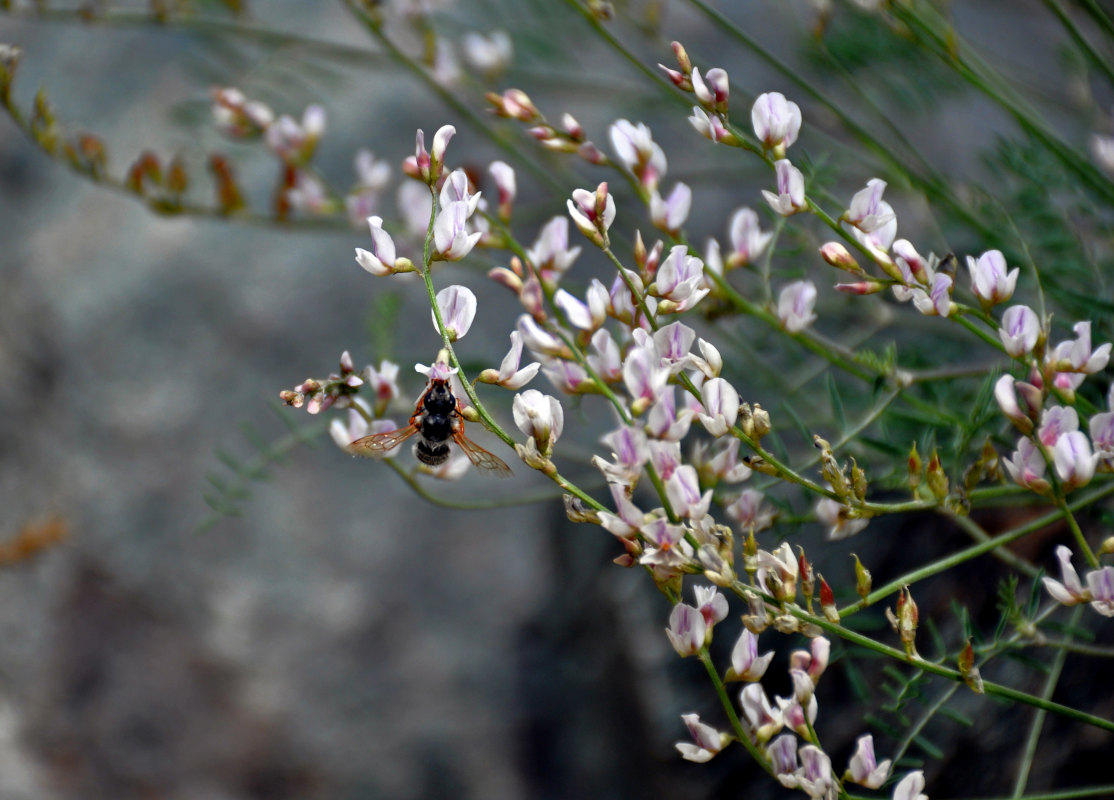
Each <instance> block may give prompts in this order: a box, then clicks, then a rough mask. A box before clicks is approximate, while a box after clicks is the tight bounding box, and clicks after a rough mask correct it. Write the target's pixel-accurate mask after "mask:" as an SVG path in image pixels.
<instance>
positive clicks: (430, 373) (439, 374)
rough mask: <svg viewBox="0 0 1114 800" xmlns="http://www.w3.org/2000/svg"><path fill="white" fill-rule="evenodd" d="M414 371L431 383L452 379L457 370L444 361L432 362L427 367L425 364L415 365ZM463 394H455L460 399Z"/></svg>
mask: <svg viewBox="0 0 1114 800" xmlns="http://www.w3.org/2000/svg"><path fill="white" fill-rule="evenodd" d="M414 371H415V372H418V373H421V374H422V375H425V376H426V377H427V378H428V379H429V380H431V381H447V380H450V379H452V378H453V376H454V375H456V374H457V372H458V371H459V370H457V368H456V367H450V366H449V365H448V364H447V363H445V362H444V361H434V362H433V363H432V364H430V365H429V366H428V367H427V366H426V365H425V364H415V365H414ZM462 394H463V392H461V393H459V394H457V397H460V396H461V395H462Z"/></svg>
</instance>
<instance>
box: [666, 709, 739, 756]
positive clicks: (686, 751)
mask: <svg viewBox="0 0 1114 800" xmlns="http://www.w3.org/2000/svg"><path fill="white" fill-rule="evenodd" d="M681 719H682V720H684V722H685V727H687V728H688V729H689V735H690V736H692V741H693V743H689V742H677V744H676V745H675V747H676V748H677V750H678V751H680V753H681V758H683V759H685V760H686V761H695V762H696V763H698V764H703V763H704V762H706V761H710V760H711V759H712V756H714V755H715V754H716V753H718V752H719V751H720V750H722V749H723V748H724V747H725V746H726V745H727V743H728V742H730V741H731V736H730V734H726V733H721V732H720V731H717V730H716V729H715V728H713V727H712V726H711V725H705V724H704V723H703V722H701V721H700V715H699V714H682V715H681Z"/></svg>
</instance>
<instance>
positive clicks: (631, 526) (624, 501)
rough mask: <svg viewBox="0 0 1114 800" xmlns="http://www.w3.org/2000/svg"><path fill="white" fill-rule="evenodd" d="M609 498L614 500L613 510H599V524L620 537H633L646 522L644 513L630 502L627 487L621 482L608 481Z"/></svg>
mask: <svg viewBox="0 0 1114 800" xmlns="http://www.w3.org/2000/svg"><path fill="white" fill-rule="evenodd" d="M607 488H608V489H610V490H611V499H612V500H614V501H615V511H616V513H614V514H612V513H611V512H610V511H601V512H599V516H600V526H602V527H603V529H604V530H606V531H607V532H609V533H611V534H612V535H613V536H617V537H618V538H620V539H633V538H634V537H635V536H636V535H637V534H638V532H639V531H640V530H641V529H642V525H643V524H644V523H645V522H646V515H645V514H643V513H642V511H641V510H640V509H639V508H638V507H637V506H635V504H634V503H632V502H631V500H630V497H629V496H628V495H627V489H626V487H625V486H623V485H622V484H618V483H609V484H608V485H607Z"/></svg>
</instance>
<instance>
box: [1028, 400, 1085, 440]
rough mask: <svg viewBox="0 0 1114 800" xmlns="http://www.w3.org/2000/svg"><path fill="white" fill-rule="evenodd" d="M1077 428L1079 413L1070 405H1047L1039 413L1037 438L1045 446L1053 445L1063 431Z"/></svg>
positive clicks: (1067, 431) (1066, 431) (1068, 431)
mask: <svg viewBox="0 0 1114 800" xmlns="http://www.w3.org/2000/svg"><path fill="white" fill-rule="evenodd" d="M1077 430H1079V414H1078V413H1077V412H1076V410H1075V409H1074V408H1072V407H1071V406H1049V407H1048V408H1046V409H1045V410H1044V412H1043V413H1042V414H1041V424H1040V427H1039V428H1037V438H1038V439H1040V442H1041V444H1043V445H1044V446H1045V447H1054V446H1055V445H1056V442H1057V441H1059V439H1060V437H1061V436H1063V435H1064V434H1065V433H1070V432H1072V431H1077Z"/></svg>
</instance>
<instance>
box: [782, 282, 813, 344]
mask: <svg viewBox="0 0 1114 800" xmlns="http://www.w3.org/2000/svg"><path fill="white" fill-rule="evenodd" d="M815 305H816V285H815V284H814V283H813V282H812V281H794V282H793V283H791V284H789V285H788V286H786V287H785V288H783V289H782V290H781V293H780V294H779V295H778V299H777V316H778V319H779V320H781V324H782V326H783V327H784V328H785V329H786V330H787V331H789V332H790V333H800V332H801V331H803V330H804V329H805V328H807V327H808V326H809V325H811V324H812V323H813V322H815V321H816V314H815V313H814V312H813V310H812V309H813V307H814V306H815Z"/></svg>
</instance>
